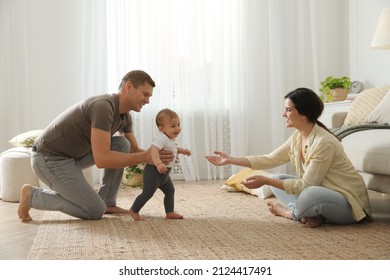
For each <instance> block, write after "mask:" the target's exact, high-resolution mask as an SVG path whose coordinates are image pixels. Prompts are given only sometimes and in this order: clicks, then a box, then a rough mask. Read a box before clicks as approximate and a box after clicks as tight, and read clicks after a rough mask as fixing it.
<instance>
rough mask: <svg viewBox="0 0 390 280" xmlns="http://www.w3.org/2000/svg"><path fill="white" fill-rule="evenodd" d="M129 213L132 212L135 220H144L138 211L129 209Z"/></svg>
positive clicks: (131, 214)
mask: <svg viewBox="0 0 390 280" xmlns="http://www.w3.org/2000/svg"><path fill="white" fill-rule="evenodd" d="M129 213H130V216H131V217H132V218H133V219H134V221H137V222H138V221H142V220H143V219H142V217H141V216H140V215H139V214H138V213H135V212H134V211H133V210H131V208H130V210H129Z"/></svg>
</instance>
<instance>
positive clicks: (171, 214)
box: [165, 212, 183, 219]
mask: <svg viewBox="0 0 390 280" xmlns="http://www.w3.org/2000/svg"><path fill="white" fill-rule="evenodd" d="M165 218H167V219H183V216H182V215H180V214H179V213H175V212H169V213H167V214H166V216H165Z"/></svg>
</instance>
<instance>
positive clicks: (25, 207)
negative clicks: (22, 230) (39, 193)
mask: <svg viewBox="0 0 390 280" xmlns="http://www.w3.org/2000/svg"><path fill="white" fill-rule="evenodd" d="M32 188H33V186H32V185H29V184H25V185H23V187H22V189H21V191H20V201H19V207H18V216H19V219H20V220H22V222H29V221H31V220H32V218H31V216H30V213H29V211H30V209H31V207H30V195H31V192H32Z"/></svg>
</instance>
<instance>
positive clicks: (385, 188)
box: [332, 86, 390, 194]
mask: <svg viewBox="0 0 390 280" xmlns="http://www.w3.org/2000/svg"><path fill="white" fill-rule="evenodd" d="M389 89H390V86H383V87H378V88H373V89H368V90H365V91H363V92H361V93H360V94H358V96H357V97H356V99H355V100H354V101H353V102H352V104H351V106H350V108H349V110H348V112H338V113H335V114H334V115H333V117H332V129H333V132H335V134H336V135H339V137H340V138H342V143H343V146H344V150H345V152H346V154H347V156H348V157H349V158H350V160H351V162H352V164H353V165H354V167H355V168H356V169H357V170H358V171H359V173H360V174H361V175H362V177H363V179H364V181H365V183H366V186H367V188H368V189H369V190H374V191H378V192H381V193H389V194H390V90H389Z"/></svg>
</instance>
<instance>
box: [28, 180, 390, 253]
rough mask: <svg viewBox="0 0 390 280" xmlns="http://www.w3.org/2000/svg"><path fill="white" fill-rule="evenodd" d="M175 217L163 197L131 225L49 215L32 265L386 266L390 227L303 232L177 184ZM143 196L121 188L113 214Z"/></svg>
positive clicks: (215, 191)
mask: <svg viewBox="0 0 390 280" xmlns="http://www.w3.org/2000/svg"><path fill="white" fill-rule="evenodd" d="M174 183H175V187H176V193H175V210H176V211H177V212H179V213H181V214H183V215H184V219H183V220H167V219H165V217H164V216H165V214H164V207H163V194H162V193H161V191H159V190H158V191H157V193H156V195H155V196H154V197H153V198H152V199H151V200H150V201H149V202H148V203H147V204H146V205H145V206H144V208H143V209H142V210H141V212H140V214H141V215H142V216H143V218H144V220H143V221H140V222H135V221H133V220H132V219H131V217H130V216H115V215H105V216H104V217H103V219H100V220H96V221H85V220H80V219H76V218H73V217H70V216H68V215H65V214H62V213H60V212H46V213H45V214H44V217H43V220H42V222H41V225H40V227H39V230H38V234H37V236H36V239H35V241H34V244H33V246H32V248H31V251H30V254H29V256H28V259H30V260H131V259H133V260H259V259H261V260H266V259H267V260H389V259H390V224H387V223H383V222H380V221H375V220H374V221H373V222H367V223H362V224H356V225H343V226H339V225H331V224H324V225H323V226H321V227H319V228H314V229H312V228H308V227H307V226H305V225H303V224H302V223H300V222H294V221H291V220H287V219H284V218H281V217H275V216H273V215H271V214H270V213H269V212H268V210H267V206H266V203H267V201H270V200H275V198H274V197H272V198H268V199H260V198H258V197H256V196H252V195H250V194H247V193H243V192H226V191H223V190H221V189H220V186H219V185H218V183H213V182H212V181H211V182H210V181H205V182H193V183H188V182H186V183H184V182H174ZM140 192H141V190H140V189H133V188H130V187H126V188H121V189H120V192H119V194H118V206H121V207H124V208H129V207H130V206H131V204H132V202H133V201H134V199H135V197H136V196H137V195H138V194H139V193H140Z"/></svg>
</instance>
